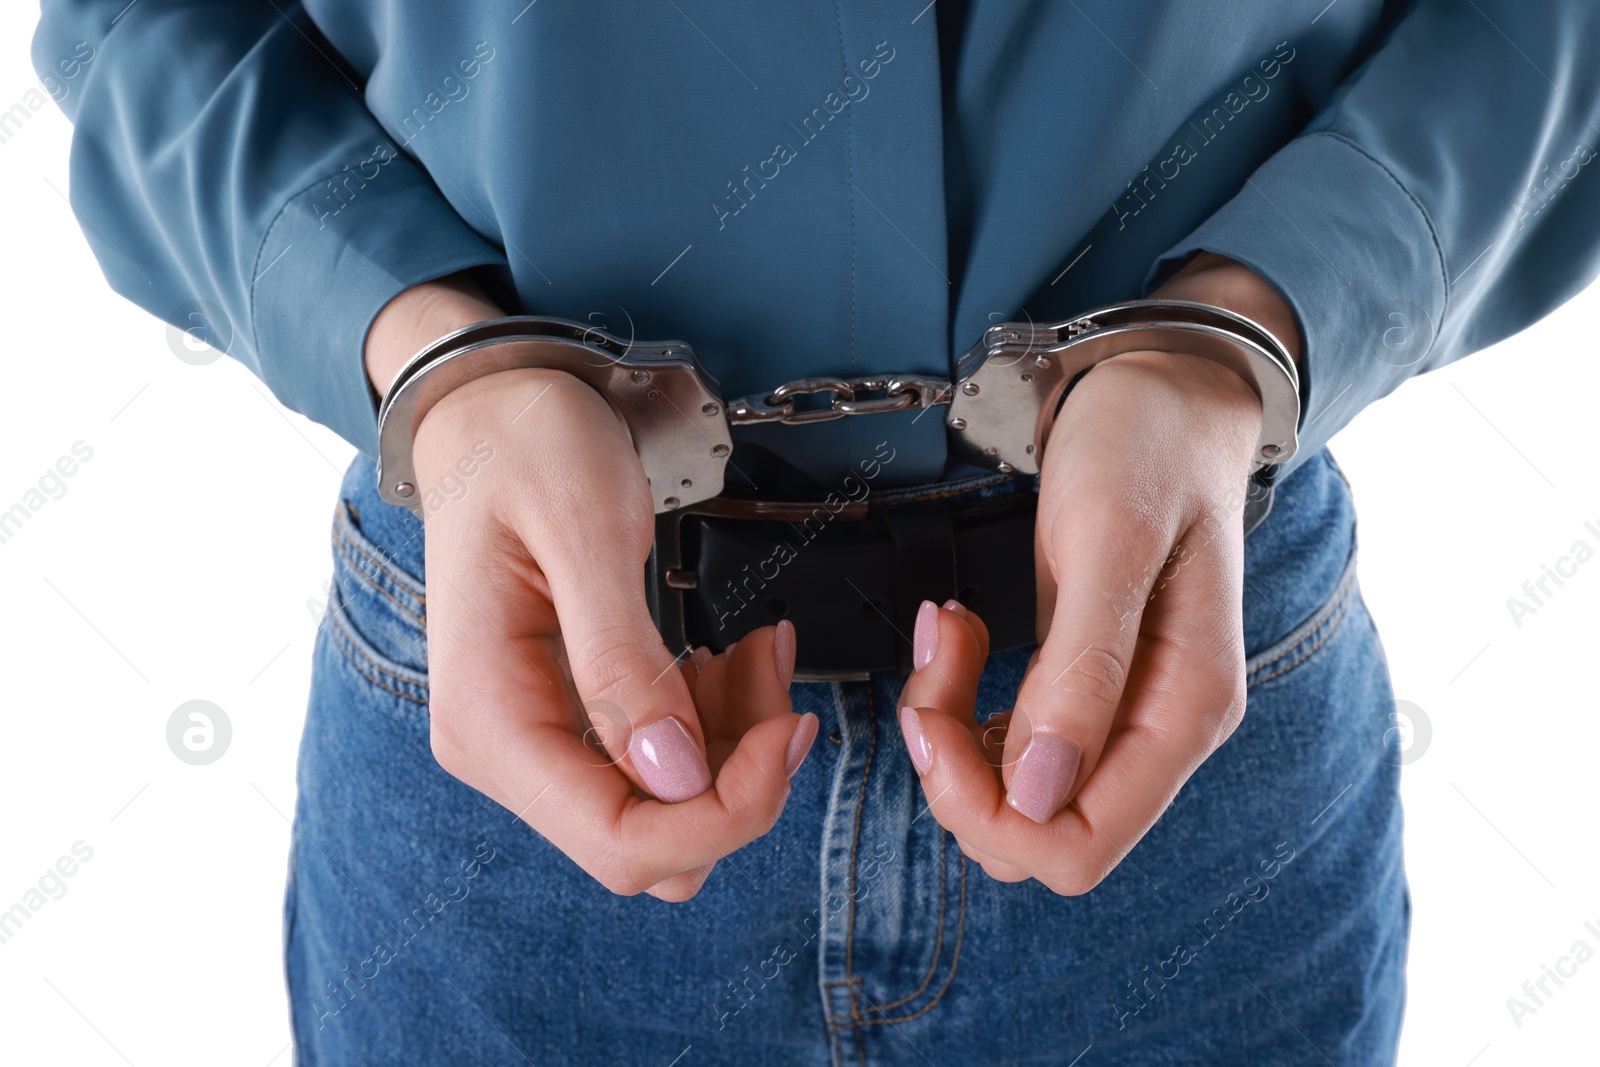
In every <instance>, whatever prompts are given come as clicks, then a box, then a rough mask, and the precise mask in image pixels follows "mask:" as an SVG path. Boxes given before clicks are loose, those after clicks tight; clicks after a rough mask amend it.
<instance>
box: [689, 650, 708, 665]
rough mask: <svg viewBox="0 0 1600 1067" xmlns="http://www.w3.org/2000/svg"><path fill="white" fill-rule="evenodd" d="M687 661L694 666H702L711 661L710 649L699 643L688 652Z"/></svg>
mask: <svg viewBox="0 0 1600 1067" xmlns="http://www.w3.org/2000/svg"><path fill="white" fill-rule="evenodd" d="M689 662H690V663H693V664H694V665H695V666H696V667H704V666H705V665H706V664H707V663H710V662H711V650H710V649H709V648H707V647H706V646H705V645H701V646H700V647H699V648H697V649H695V650H694V652H693V653H691V654H690V656H689Z"/></svg>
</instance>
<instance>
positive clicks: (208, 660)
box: [0, 5, 1600, 1067]
mask: <svg viewBox="0 0 1600 1067" xmlns="http://www.w3.org/2000/svg"><path fill="white" fill-rule="evenodd" d="M35 17H36V15H35V9H34V8H32V7H31V5H12V6H8V7H7V8H6V9H5V11H4V12H3V14H0V25H3V27H4V32H3V39H4V41H5V43H4V45H0V110H4V109H7V108H9V107H10V106H11V105H12V104H13V103H16V102H18V101H21V100H23V98H24V94H25V93H26V92H27V90H29V89H30V88H37V87H38V85H37V81H36V79H35V76H34V73H33V69H32V66H31V64H30V63H29V61H28V56H27V42H28V40H29V38H30V37H31V34H32V23H33V20H34V18H35ZM69 132H70V130H69V127H68V125H67V123H66V121H65V119H64V118H63V117H62V116H61V114H60V112H59V111H58V109H57V108H56V106H55V105H54V104H53V103H49V102H48V101H47V102H46V105H45V107H44V108H43V109H41V110H40V111H38V112H37V113H34V114H31V116H30V117H29V118H28V119H27V121H26V122H25V124H24V125H23V126H22V128H21V129H20V130H18V131H16V132H15V133H14V134H13V135H12V136H11V137H10V139H9V140H7V141H5V143H3V144H0V205H4V208H5V211H4V221H3V222H0V228H3V233H4V235H5V236H4V246H3V247H4V252H3V253H0V279H3V281H4V288H3V293H4V298H3V299H4V309H5V318H4V323H5V348H6V354H5V357H4V372H5V374H6V381H5V385H4V397H5V401H4V406H3V408H0V417H3V419H4V426H5V433H4V438H3V444H4V447H3V448H0V511H3V510H4V509H6V508H9V507H10V506H11V505H12V504H14V503H17V502H18V501H20V500H21V499H22V497H23V495H24V493H26V492H27V490H28V489H30V488H32V487H34V486H36V485H37V483H38V479H39V477H40V476H41V475H42V474H44V473H45V472H46V470H47V469H49V468H51V467H52V466H53V465H54V464H55V463H56V461H57V459H58V458H59V457H61V456H63V455H66V454H68V453H69V452H70V449H71V448H72V446H73V444H74V442H77V441H79V440H81V441H83V442H85V443H86V444H87V445H88V446H89V447H91V448H92V449H93V456H92V458H91V459H89V460H88V461H87V462H85V463H83V464H82V465H81V467H80V468H79V470H78V471H77V473H75V474H74V475H73V476H72V477H70V478H69V479H66V486H67V492H66V494H65V495H64V496H63V497H62V498H61V499H59V500H51V501H50V502H49V503H48V504H47V505H46V506H44V507H43V508H42V509H41V510H40V511H39V512H38V513H37V514H35V515H34V516H33V517H32V519H31V520H30V521H29V522H28V523H27V525H26V526H25V527H24V528H23V529H22V530H21V531H20V533H19V534H17V535H16V536H15V537H14V538H12V539H11V540H9V541H7V542H5V543H3V544H0V586H3V593H0V619H3V622H0V629H3V635H0V655H3V656H4V666H5V680H6V683H7V685H6V713H5V737H4V745H3V748H0V752H3V753H4V756H3V758H4V767H3V771H0V818H3V819H4V823H3V825H4V831H3V838H0V840H3V842H4V844H3V847H0V911H3V910H5V909H6V908H9V907H10V906H11V905H12V904H14V903H17V902H18V901H21V900H22V899H23V897H24V895H25V894H26V893H27V891H28V890H29V889H30V888H33V887H35V886H37V884H38V880H39V878H40V876H41V875H43V874H44V873H45V872H46V871H47V870H48V869H50V868H52V867H53V865H54V864H55V863H56V861H57V859H58V858H59V857H61V856H63V855H67V854H69V853H70V850H71V848H72V846H73V845H74V843H76V842H79V841H81V842H83V843H84V845H86V846H87V847H89V848H92V849H93V856H92V858H91V859H90V860H88V861H87V862H84V863H82V864H81V865H80V867H79V868H78V870H77V871H76V873H75V874H73V875H72V876H71V877H70V878H67V879H64V880H63V881H64V884H65V887H66V893H65V895H64V896H62V897H61V898H60V899H50V900H49V902H48V903H47V904H46V905H45V906H44V907H42V908H41V909H40V910H39V911H38V912H37V913H36V914H34V915H33V917H32V919H31V920H30V921H29V922H28V924H27V925H26V926H25V927H24V928H23V929H22V930H21V931H20V932H19V933H17V934H16V935H15V936H14V937H12V938H11V939H10V940H8V941H6V942H5V943H3V944H0V1020H3V1022H0V1058H4V1059H5V1060H6V1061H8V1062H29V1063H35V1062H43V1061H44V1060H45V1057H46V1056H48V1057H50V1059H51V1061H52V1062H70V1063H73V1064H86V1065H89V1064H119V1063H124V1062H126V1063H131V1064H136V1065H139V1067H144V1065H148V1064H190V1063H193V1064H207V1065H210V1064H218V1063H237V1064H244V1065H252V1067H253V1065H267V1064H271V1063H278V1064H282V1065H286V1064H287V1063H288V1062H289V1058H290V1057H289V1053H288V1051H287V1046H288V1040H289V1038H288V1024H287V1006H286V1004H285V1000H284V994H283V988H282V977H281V976H282V965H281V960H280V945H279V937H280V929H281V925H280V924H281V908H282V889H283V875H284V860H285V856H286V854H287V849H288V845H289V823H288V816H289V815H290V814H291V813H292V811H293V804H294V777H293V775H294V760H295V749H296V745H297V743H298V740H299V734H300V727H301V722H302V716H303V711H304V708H305V702H306V696H307V688H308V676H309V669H310V653H311V644H312V639H313V636H314V633H315V628H316V618H315V615H314V613H313V612H312V611H311V610H308V607H307V602H308V601H320V600H321V598H322V596H323V589H324V584H325V582H326V581H327V579H328V577H329V574H330V568H331V564H330V559H329V554H328V553H329V550H328V527H329V522H330V519H331V516H332V508H333V502H334V499H335V493H336V488H337V485H338V482H339V476H340V473H341V472H342V470H343V468H344V466H345V464H346V462H347V461H348V460H349V458H350V456H351V455H352V449H351V448H350V446H348V445H346V444H344V443H343V442H342V441H340V440H339V439H338V438H337V437H336V436H335V435H334V434H332V433H331V432H330V431H328V430H325V429H323V428H322V427H319V426H316V425H314V424H312V423H310V422H307V421H306V420H304V419H302V418H301V417H299V416H298V415H294V414H291V413H288V412H286V411H285V410H284V409H283V408H281V407H280V406H279V405H278V404H277V403H276V402H275V401H273V400H272V399H271V398H270V394H268V393H267V391H266V390H265V388H264V387H263V386H262V385H261V384H260V383H259V382H257V381H256V380H255V379H254V378H253V377H251V376H250V374H249V373H248V372H246V371H245V370H244V369H243V368H242V367H241V366H240V365H238V364H237V363H236V362H234V361H233V360H232V359H229V358H222V359H218V360H217V361H215V362H213V363H210V364H208V365H204V366H195V365H191V364H189V363H185V362H183V361H181V360H179V359H178V358H177V357H176V356H175V355H174V353H173V351H172V350H171V349H170V348H169V345H168V340H167V329H166V327H165V325H164V324H163V323H161V322H159V321H157V320H156V319H154V318H152V317H151V316H149V315H147V314H146V313H145V312H143V311H140V310H138V309H137V308H135V307H134V306H133V305H132V304H129V303H127V302H125V301H123V300H122V299H120V298H119V297H117V296H116V295H115V294H113V293H112V292H111V291H110V290H109V289H108V288H107V287H106V285H105V284H104V282H103V280H102V277H101V274H100V271H99V269H98V266H97V265H96V263H95V261H94V259H93V257H92V256H91V255H90V253H89V251H88V248H87V245H86V244H85V242H84V239H83V237H82V235H81V232H80V227H79V225H78V222H77V221H76V220H75V219H74V217H73V215H72V212H71V210H70V209H69V207H68V205H67V202H66V201H65V199H64V198H63V195H62V194H64V193H65V192H66V190H67V176H66V175H67V152H68V136H69ZM1576 180H1577V181H1600V177H1595V176H1589V177H1579V178H1578V179H1576ZM1597 313H1600V289H1591V290H1589V291H1588V292H1587V293H1585V294H1584V295H1583V296H1581V297H1580V298H1578V299H1576V300H1574V301H1572V302H1571V303H1570V304H1569V305H1567V306H1566V307H1565V308H1563V309H1562V310H1561V311H1559V312H1558V313H1556V314H1554V315H1552V316H1551V317H1550V318H1548V319H1547V320H1545V321H1543V322H1541V323H1539V324H1538V325H1536V326H1534V327H1533V328H1532V329H1530V330H1528V331H1527V332H1525V333H1523V334H1522V335H1520V336H1517V337H1514V338H1512V339H1511V340H1509V341H1507V342H1505V343H1504V344H1501V345H1499V346H1497V347H1496V348H1494V349H1492V350H1489V351H1486V352H1483V353H1480V354H1478V355H1476V356H1473V357H1471V358H1470V359H1468V360H1466V361H1463V362H1461V363H1458V364H1456V365H1455V366H1453V367H1450V368H1446V369H1445V370H1443V371H1440V372H1436V373H1433V374H1430V375H1426V376H1424V377H1422V378H1419V379H1416V380H1414V381H1413V382H1411V383H1410V384H1408V385H1407V386H1405V387H1404V388H1403V389H1402V390H1401V391H1400V393H1399V394H1397V395H1396V396H1394V397H1391V398H1389V399H1387V400H1384V401H1381V402H1379V403H1378V404H1376V405H1374V406H1373V407H1372V408H1370V409H1369V410H1368V411H1367V412H1365V413H1364V414H1363V415H1362V416H1361V417H1360V418H1359V419H1358V420H1357V421H1356V422H1355V423H1354V425H1353V426H1352V427H1351V428H1349V429H1348V430H1347V431H1345V432H1344V433H1342V434H1340V436H1339V437H1338V438H1337V439H1336V440H1335V442H1334V446H1333V447H1334V451H1335V454H1336V455H1337V457H1338V459H1339V460H1340V462H1341V464H1342V465H1343V466H1344V468H1345V469H1346V471H1347V472H1348V474H1349V475H1350V477H1351V480H1352V482H1353V483H1354V485H1355V491H1356V494H1357V502H1358V506H1359V513H1360V539H1361V585H1362V590H1363V592H1364V595H1365V597H1366V599H1367V602H1368V604H1369V606H1370V607H1371V610H1372V613H1373V615H1374V617H1375V618H1376V620H1377V623H1378V626H1379V629H1380V631H1381V633H1382V635H1383V637H1384V640H1385V642H1386V644H1387V648H1388V653H1389V658H1390V664H1391V668H1392V671H1393V675H1394V682H1395V692H1396V695H1397V696H1398V697H1399V698H1401V699H1404V700H1408V701H1411V702H1413V703H1415V704H1416V705H1418V706H1420V707H1421V708H1422V709H1423V711H1424V712H1425V714H1426V716H1427V718H1428V720H1429V723H1430V724H1431V728H1432V738H1431V741H1430V742H1429V744H1428V746H1427V747H1426V749H1425V750H1422V749H1413V750H1412V755H1413V756H1415V761H1414V762H1412V763H1410V764H1409V765H1408V766H1407V768H1406V771H1405V774H1404V787H1403V789H1404V799H1405V810H1406V820H1407V826H1406V847H1407V866H1408V870H1409V877H1410V883H1411V889H1412V895H1413V907H1414V925H1413V932H1412V942H1411V956H1410V967H1409V986H1410V988H1409V994H1408V1010H1407V1017H1406V1025H1405V1033H1404V1038H1403V1042H1402V1057H1401V1059H1402V1062H1403V1063H1408V1064H1428V1065H1436V1064H1443V1065H1447V1067H1454V1065H1463V1067H1464V1065H1466V1064H1468V1063H1474V1064H1478V1065H1481V1067H1491V1065H1497V1064H1524V1063H1573V1062H1580V1061H1581V1062H1595V1061H1596V1058H1597V1053H1596V1050H1595V1027H1594V1020H1595V1019H1596V1017H1597V1015H1600V959H1596V960H1593V961H1590V962H1589V963H1587V964H1585V965H1584V966H1581V967H1579V968H1578V970H1577V973H1576V975H1574V976H1573V977H1571V978H1568V979H1566V980H1565V985H1564V986H1563V987H1562V988H1560V989H1556V988H1555V986H1554V985H1553V983H1552V984H1550V985H1549V987H1548V988H1550V989H1551V990H1552V991H1554V993H1555V995H1554V996H1553V997H1551V998H1549V999H1548V1000H1547V1001H1546V1003H1545V1005H1544V1006H1543V1007H1541V1008H1539V1009H1538V1010H1537V1012H1536V1013H1535V1014H1532V1015H1529V1016H1526V1017H1524V1018H1523V1019H1522V1020H1521V1026H1520V1027H1519V1026H1518V1025H1517V1024H1516V1023H1515V1022H1514V1021H1513V1019H1512V1016H1511V1013H1510V1011H1509V1010H1508V1008H1507V1004H1506V1000H1507V998H1508V997H1511V996H1514V995H1515V996H1521V995H1522V991H1521V987H1522V984H1523V982H1524V981H1525V980H1529V979H1535V980H1536V979H1538V978H1539V977H1540V975H1541V973H1542V970H1543V968H1544V966H1546V965H1553V964H1554V963H1555V962H1556V960H1557V959H1558V958H1559V957H1561V956H1563V955H1565V954H1567V953H1569V952H1570V951H1571V948H1572V946H1573V944H1574V942H1576V941H1578V940H1580V939H1582V940H1584V941H1587V942H1588V943H1589V945H1590V946H1591V948H1593V949H1595V950H1600V936H1597V934H1596V933H1593V932H1590V931H1588V930H1586V929H1585V928H1584V924H1585V922H1594V923H1595V926H1596V928H1597V929H1600V860H1597V858H1596V853H1595V848H1594V841H1595V826H1594V820H1593V811H1594V802H1593V797H1594V789H1593V785H1592V783H1593V781H1594V777H1595V773H1596V765H1597V762H1600V720H1597V718H1596V717H1595V711H1596V706H1597V703H1600V697H1597V696H1596V687H1595V669H1594V665H1595V661H1596V657H1597V654H1600V650H1597V649H1596V647H1595V638H1596V635H1597V628H1596V619H1597V617H1600V560H1596V561H1593V562H1590V563H1589V564H1587V565H1586V566H1583V567H1580V568H1579V569H1578V572H1577V574H1576V575H1575V576H1574V577H1572V578H1570V579H1568V580H1566V582H1565V584H1564V585H1563V586H1562V587H1561V588H1560V589H1559V590H1558V591H1557V593H1556V595H1555V596H1554V597H1552V598H1551V599H1550V600H1549V601H1548V603H1547V605H1546V606H1545V607H1543V608H1541V609H1539V610H1538V611H1537V613H1536V614H1534V615H1532V616H1530V617H1527V618H1525V619H1523V620H1522V622H1523V624H1522V626H1521V627H1520V628H1519V627H1518V626H1517V625H1516V624H1515V623H1514V622H1513V619H1512V617H1511V614H1510V612H1509V611H1508V609H1507V605H1506V600H1507V598H1508V597H1510V596H1513V595H1520V591H1521V586H1522V583H1523V582H1524V581H1525V580H1528V579H1537V578H1538V577H1539V575H1540V573H1541V569H1542V565H1544V564H1547V563H1549V564H1553V563H1554V562H1555V560H1556V559H1557V557H1559V556H1561V555H1563V554H1565V553H1567V552H1568V551H1569V549H1570V546H1571V545H1572V544H1573V542H1574V541H1576V540H1579V539H1584V540H1587V541H1588V542H1589V543H1590V545H1591V546H1600V533H1595V532H1590V531H1588V530H1586V529H1585V528H1584V523H1585V522H1586V521H1593V522H1594V523H1595V524H1596V530H1597V531H1600V492H1597V491H1596V486H1595V484H1594V477H1593V451H1592V434H1593V427H1594V425H1595V419H1594V414H1593V411H1594V407H1595V404H1596V396H1597V395H1600V364H1597V362H1596V360H1595V359H1594V351H1595V341H1594V328H1595V320H1596V317H1597ZM192 699H205V700H210V701H213V702H215V703H216V704H218V705H220V706H221V707H222V708H223V709H224V710H225V711H226V714H227V715H228V717H229V718H230V720H231V722H232V726H233V739H232V743H231V747H230V748H229V749H228V751H227V753H226V755H225V756H224V757H223V758H222V759H221V760H220V761H219V762H217V763H215V764H213V765H210V766H204V767H194V766H189V765H187V764H185V763H182V762H180V761H179V760H178V759H176V758H175V757H174V756H173V754H172V752H171V751H169V749H168V747H167V742H166V724H167V720H168V718H169V716H170V715H171V713H172V712H173V710H174V709H175V708H177V706H178V705H179V704H181V703H183V702H185V701H188V700H192ZM80 847H81V846H80ZM1569 967H1570V965H1569Z"/></svg>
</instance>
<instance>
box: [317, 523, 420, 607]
mask: <svg viewBox="0 0 1600 1067" xmlns="http://www.w3.org/2000/svg"><path fill="white" fill-rule="evenodd" d="M341 503H343V504H344V508H343V509H341V510H340V511H339V512H338V513H337V514H336V515H335V516H334V521H335V528H336V530H337V531H338V533H339V535H340V536H341V537H343V538H344V539H345V540H347V541H349V542H350V546H351V547H352V548H354V549H355V550H356V551H357V552H359V553H361V555H362V556H363V557H364V558H365V559H367V560H369V561H370V562H371V563H372V565H373V566H374V567H376V568H377V569H378V570H379V571H381V572H382V573H383V574H384V576H386V577H387V578H389V580H390V581H392V582H393V583H394V584H395V585H396V586H397V587H398V588H399V590H400V591H401V592H403V593H405V594H406V595H408V596H410V597H411V598H412V599H413V600H416V601H417V603H418V605H419V609H420V610H422V611H426V610H427V604H428V592H427V586H426V585H425V584H424V583H422V582H419V581H417V580H416V579H415V578H413V577H412V576H411V575H409V574H407V573H406V572H405V571H404V570H402V569H401V568H400V567H399V565H395V566H393V567H390V566H389V565H388V564H386V563H385V562H384V560H385V559H388V558H389V557H388V553H386V552H384V551H383V549H381V548H379V547H378V546H377V544H376V543H375V542H373V541H372V540H371V539H370V538H368V537H367V536H366V535H365V534H363V533H362V532H361V530H360V528H359V526H358V525H357V523H359V522H360V516H359V514H358V515H357V517H356V519H355V521H354V522H352V520H351V518H350V516H349V515H348V514H347V513H346V512H354V511H355V508H354V507H352V506H351V505H350V504H349V503H348V502H347V501H341ZM369 546H370V547H369ZM374 553H376V555H374ZM378 556H382V557H383V559H379V558H378Z"/></svg>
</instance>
